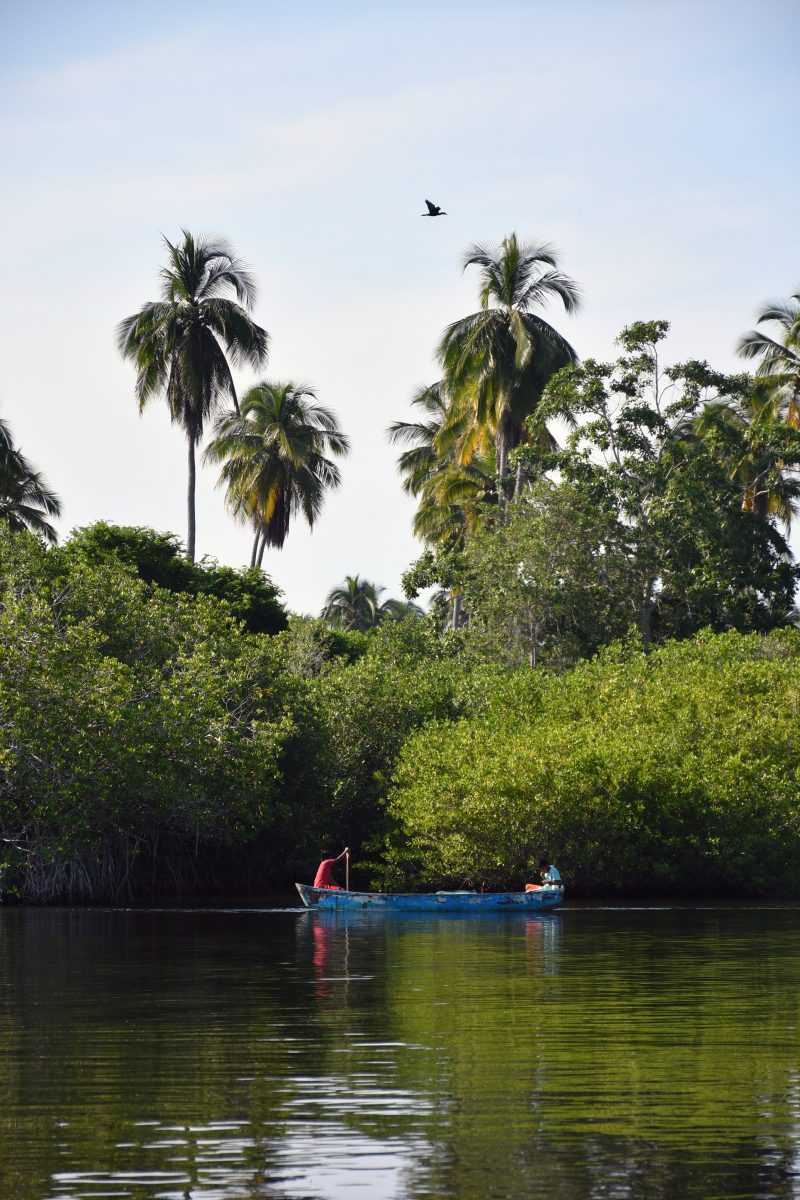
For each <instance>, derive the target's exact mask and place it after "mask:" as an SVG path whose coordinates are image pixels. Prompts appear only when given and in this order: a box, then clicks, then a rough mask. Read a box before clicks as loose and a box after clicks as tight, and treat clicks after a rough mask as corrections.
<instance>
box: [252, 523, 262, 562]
mask: <svg viewBox="0 0 800 1200" xmlns="http://www.w3.org/2000/svg"><path fill="white" fill-rule="evenodd" d="M260 541H261V530H260V529H256V536H255V537H254V538H253V549H252V552H251V554H250V567H251V569H252V568H253V567H254V566H255V565H256V555H257V554H258V543H259V542H260Z"/></svg>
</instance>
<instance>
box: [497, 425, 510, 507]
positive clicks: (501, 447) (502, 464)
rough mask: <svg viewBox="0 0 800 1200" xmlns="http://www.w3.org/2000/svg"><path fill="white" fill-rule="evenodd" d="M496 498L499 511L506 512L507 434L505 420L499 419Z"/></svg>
mask: <svg viewBox="0 0 800 1200" xmlns="http://www.w3.org/2000/svg"><path fill="white" fill-rule="evenodd" d="M496 446H497V498H498V500H499V501H500V507H501V511H502V512H503V513H505V512H506V509H507V508H508V480H507V479H506V473H507V471H508V436H507V430H506V427H505V421H501V422H500V424H499V425H498V427H497V442H496Z"/></svg>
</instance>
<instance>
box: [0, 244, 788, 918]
mask: <svg viewBox="0 0 800 1200" xmlns="http://www.w3.org/2000/svg"><path fill="white" fill-rule="evenodd" d="M166 246H167V252H168V265H167V267H166V268H165V270H164V271H163V272H162V297H161V300H160V301H158V302H156V303H150V304H146V305H145V306H144V307H143V308H142V309H141V310H140V311H139V312H138V313H136V314H134V315H133V316H131V317H129V318H128V319H127V320H125V321H123V322H122V324H121V326H120V327H119V331H118V332H119V346H120V349H121V351H122V353H123V355H125V356H126V357H127V358H129V359H131V360H132V361H133V362H134V363H135V366H136V368H137V384H136V394H137V397H138V400H139V403H140V406H143V405H145V404H146V403H148V402H149V401H150V400H151V399H152V398H153V397H155V396H156V395H157V394H163V395H164V397H165V398H166V400H167V404H168V408H169V412H170V416H171V418H172V419H173V421H177V422H178V423H179V424H181V426H182V427H183V429H184V432H185V433H186V435H187V441H188V448H189V489H188V517H189V527H188V537H187V552H186V554H184V550H183V547H182V545H181V543H180V542H179V540H178V539H177V538H176V537H175V536H174V535H173V534H171V533H156V532H154V531H152V530H149V529H142V528H137V527H127V526H113V525H109V524H106V523H104V522H99V523H97V524H95V525H92V526H89V527H87V528H85V529H80V530H77V531H75V532H74V533H73V535H72V536H71V538H70V539H69V540H68V541H67V543H66V544H65V545H64V546H63V547H60V548H56V547H52V548H50V549H48V548H47V547H46V545H45V543H46V542H47V541H51V542H52V541H54V537H55V535H54V531H53V530H52V528H51V526H50V525H49V523H48V522H47V521H46V520H45V517H46V516H47V515H57V513H58V501H57V499H56V498H55V497H54V496H53V495H52V493H50V492H49V491H48V490H47V489H46V487H45V485H44V483H43V481H42V479H41V477H39V476H37V475H35V473H31V472H30V471H29V472H28V476H25V478H23V475H24V470H23V468H24V469H27V464H25V463H24V460H23V459H22V458H21V456H19V454H18V451H16V450H15V449H14V447H13V444H12V442H11V439H10V436H9V435H8V431H7V428H6V427H5V426H4V425H2V423H0V476H2V477H1V478H0V517H4V522H2V523H3V524H4V525H5V527H6V528H5V529H4V530H3V531H2V536H0V839H3V840H2V841H1V842H0V847H6V849H5V850H3V853H2V855H1V856H0V873H2V871H3V869H4V864H5V868H6V878H7V877H8V874H9V872H10V875H11V878H12V880H13V881H16V886H17V887H18V889H19V890H20V892H21V893H22V894H23V895H26V896H29V897H32V896H36V897H43V898H60V897H74V896H86V897H92V898H99V897H107V896H110V897H115V896H120V895H122V894H126V895H127V894H130V895H134V894H137V895H141V894H143V893H144V892H145V891H147V890H148V889H149V890H151V891H155V890H157V889H164V888H165V887H171V888H173V889H185V888H194V889H198V888H201V887H213V886H217V885H218V886H220V887H230V886H232V885H234V886H236V887H241V886H251V885H252V886H253V887H254V888H256V889H258V890H261V891H264V890H265V889H266V890H268V889H269V888H277V887H281V886H284V885H285V884H287V883H289V882H290V881H291V879H292V878H293V877H294V876H296V875H297V874H300V875H305V876H307V875H308V874H309V873H310V871H311V870H312V868H313V862H314V858H315V857H316V853H317V850H318V849H319V846H320V842H321V841H322V840H325V841H326V842H327V841H329V840H333V839H335V841H336V842H337V843H340V844H343V843H348V844H349V845H350V846H351V847H352V848H353V851H354V854H355V856H356V862H357V863H360V866H359V865H357V866H356V868H355V879H356V881H357V882H366V881H367V878H368V874H367V872H368V870H369V869H372V870H374V872H375V877H381V878H383V879H384V880H387V881H388V882H390V883H397V882H402V883H403V884H404V885H405V886H415V885H418V884H419V885H422V884H426V885H427V884H434V883H439V882H444V881H449V882H458V881H459V880H460V879H461V878H463V877H464V876H469V877H471V878H477V877H479V876H480V877H481V878H485V879H486V880H487V881H490V882H493V883H500V884H505V885H517V884H520V883H521V882H523V881H524V876H525V875H526V874H527V873H528V872H529V871H530V868H531V861H532V859H533V858H534V857H535V856H536V855H538V854H540V853H541V852H542V851H543V850H544V848H545V844H546V845H547V848H548V849H549V851H550V852H551V854H553V855H554V856H555V857H557V858H558V859H559V862H560V865H561V866H562V868H563V869H565V871H566V873H567V876H568V878H569V879H570V881H571V882H572V883H573V884H574V885H575V886H577V887H578V888H583V889H592V888H603V889H604V890H608V889H613V888H618V889H621V890H636V889H645V890H654V889H655V890H658V889H661V888H665V887H680V888H686V889H694V890H703V891H714V890H728V891H730V890H734V891H735V890H737V889H745V890H752V891H755V892H768V891H770V890H775V889H780V888H782V889H784V890H786V889H790V888H792V887H793V886H794V883H793V880H794V875H793V872H794V870H795V867H796V866H797V865H798V854H799V853H800V852H799V849H798V847H799V845H800V843H799V842H798V829H797V818H798V814H797V811H796V792H797V775H798V767H800V763H799V762H798V761H796V756H795V754H794V749H793V741H792V722H793V720H794V718H795V713H794V707H795V705H796V689H795V687H794V684H793V674H796V668H797V659H798V657H800V649H798V637H800V635H798V634H797V633H795V632H794V631H793V630H792V626H793V625H794V623H795V622H796V610H795V592H796V587H797V582H798V578H800V567H798V564H797V563H796V562H795V560H794V556H793V554H792V551H791V548H790V545H789V542H788V540H787V537H788V530H789V527H790V524H791V520H792V518H793V516H794V514H795V510H796V507H797V504H798V499H800V415H799V414H800V400H799V399H798V397H800V384H799V383H798V319H799V318H798V312H799V311H800V310H799V309H798V303H800V302H799V301H798V297H797V296H796V295H795V296H793V297H792V298H791V299H790V300H789V301H787V302H785V303H783V302H782V303H776V304H772V305H770V306H768V307H767V308H765V309H764V310H763V311H762V312H761V313H760V314H759V326H763V325H766V326H769V327H771V328H774V329H777V340H776V339H775V338H772V337H771V336H769V335H768V334H766V333H765V332H763V330H761V329H760V328H759V329H758V330H755V331H751V332H750V333H749V334H747V335H746V336H745V337H744V338H743V339H742V341H741V342H740V346H739V350H740V353H741V354H742V355H743V356H744V357H745V358H748V359H752V360H754V361H755V362H757V364H758V370H759V373H758V374H757V375H756V376H755V377H753V376H751V375H748V374H744V373H742V374H735V375H729V374H723V373H722V372H719V371H716V370H714V369H713V368H712V367H710V366H709V364H708V363H707V362H705V361H702V360H691V361H688V362H682V363H673V364H671V365H666V364H665V362H664V361H663V343H664V341H665V339H666V337H667V334H668V331H669V323H668V322H667V321H663V320H655V321H636V322H634V323H632V324H631V325H629V326H627V327H626V328H625V329H623V330H622V332H621V334H620V335H619V338H618V339H617V345H618V347H619V352H618V357H616V359H615V360H614V361H608V362H601V361H598V360H595V359H587V360H585V361H583V362H580V361H579V360H578V357H577V353H576V351H575V350H574V349H573V347H572V346H571V345H570V344H569V343H568V342H567V341H566V340H565V339H564V337H563V336H562V335H561V334H560V333H559V332H558V331H557V330H556V329H554V328H553V327H552V326H551V325H549V324H548V323H547V322H546V321H545V320H544V319H543V318H542V317H541V316H540V315H539V312H538V310H539V309H540V307H541V306H542V305H543V304H544V303H545V302H546V301H547V300H548V299H549V300H553V299H557V300H558V301H559V302H560V303H561V304H562V305H563V307H564V308H565V310H566V311H567V312H571V311H573V310H574V309H575V308H576V307H577V304H578V299H579V291H578V288H577V285H576V284H575V283H574V282H573V281H572V279H570V278H569V277H568V276H566V275H565V274H563V272H561V270H560V269H559V268H558V265H557V259H556V255H555V252H554V251H553V250H552V248H550V247H548V246H546V245H524V244H522V243H520V242H519V241H518V239H517V238H516V235H512V236H511V237H508V238H506V239H505V240H504V241H503V242H502V244H501V245H500V247H498V248H497V249H496V250H486V249H485V248H483V247H481V246H474V247H472V248H471V249H470V250H469V251H468V253H467V255H466V257H465V259H464V265H465V267H469V268H473V267H477V268H478V269H479V274H480V293H479V304H480V307H479V309H478V310H477V311H475V312H474V313H472V314H471V315H469V316H467V317H465V318H463V319H462V320H459V321H456V322H454V323H453V324H452V325H450V326H449V327H448V328H447V329H446V330H445V332H444V334H443V336H442V338H441V341H440V344H439V364H440V367H441V378H440V380H439V381H438V382H437V383H435V384H433V385H431V386H428V387H425V388H423V389H422V390H421V391H419V392H418V393H417V395H416V396H415V397H414V399H413V401H412V407H413V409H414V410H415V417H416V419H415V420H412V421H396V422H394V423H393V425H392V426H391V427H390V430H389V436H390V439H391V440H392V441H393V442H395V443H396V444H400V445H402V446H403V447H404V449H403V451H402V453H401V454H400V457H399V460H398V466H399V469H400V475H401V479H402V482H403V486H404V487H405V490H406V491H407V492H408V493H409V494H411V495H413V496H414V497H415V498H416V500H417V504H418V508H417V513H416V517H415V523H414V531H415V533H416V534H417V535H418V536H419V537H420V538H421V539H422V540H423V542H424V543H425V545H426V548H425V551H424V553H423V555H422V556H421V557H420V559H419V560H418V561H417V562H416V563H415V564H412V566H411V567H410V568H409V570H408V571H407V572H406V574H405V575H404V578H403V586H404V591H405V594H406V600H405V601H400V600H396V599H385V598H383V593H384V589H383V588H382V587H380V586H378V585H377V584H375V583H373V582H372V581H370V580H369V579H367V578H365V577H363V576H360V575H355V574H354V575H348V576H346V578H345V579H344V581H343V583H342V584H340V585H338V586H336V587H334V588H332V589H331V591H330V592H329V593H328V596H327V599H326V602H325V605H324V607H323V610H322V613H321V617H320V619H318V620H315V619H313V618H308V617H298V616H293V617H291V618H289V615H288V614H287V612H286V610H285V608H284V607H283V604H282V603H281V598H280V592H279V590H278V588H277V587H276V586H275V585H274V584H273V582H272V581H271V579H270V578H269V577H268V576H266V575H264V574H263V573H262V572H261V570H260V566H261V562H262V558H263V555H264V553H265V549H266V547H267V546H272V547H275V548H277V549H279V548H280V547H282V546H283V544H284V542H285V540H286V537H287V535H288V532H289V529H290V525H291V524H292V521H293V519H294V518H295V517H296V516H297V515H298V514H302V515H303V516H304V517H305V519H306V520H307V522H308V524H309V525H313V524H314V523H315V521H316V518H317V516H318V515H319V513H320V510H321V506H322V504H323V501H324V498H325V495H326V493H327V491H328V490H330V489H331V488H333V487H336V486H338V484H339V482H340V477H339V471H338V467H337V465H336V462H335V461H334V460H335V459H337V458H340V457H341V456H343V455H344V454H345V453H346V452H347V450H348V448H349V443H348V439H347V438H346V437H345V436H344V434H342V433H341V431H340V429H339V427H338V423H337V420H336V418H335V416H334V415H333V414H332V413H331V412H330V411H329V410H328V409H326V408H324V407H322V406H321V405H319V404H318V403H317V401H316V396H315V394H314V392H313V391H312V390H311V389H309V388H307V387H305V386H302V385H299V384H295V383H291V382H283V383H277V382H268V381H262V382H261V383H259V384H257V385H256V386H254V387H252V388H251V389H250V391H249V392H247V394H246V395H245V397H244V399H243V401H242V405H241V409H240V408H239V405H238V400H237V394H236V388H235V385H234V380H233V375H232V372H231V367H232V366H234V367H235V366H236V365H237V364H244V363H249V364H250V365H251V366H252V367H259V366H261V365H263V363H264V361H265V357H266V351H267V335H266V333H265V331H264V330H263V329H261V328H260V327H259V326H258V325H256V324H255V323H254V322H253V320H252V316H251V309H252V305H253V302H254V298H255V289H254V283H253V279H252V277H251V276H250V274H249V272H248V271H247V270H246V269H245V268H244V267H243V266H242V264H241V263H240V262H239V261H238V260H237V259H236V258H235V257H234V256H233V255H232V252H231V251H230V250H229V249H228V247H227V245H226V244H224V243H210V242H204V241H202V240H197V239H195V238H193V237H192V236H191V235H189V234H188V233H185V234H184V237H183V240H182V241H181V243H180V244H178V245H172V244H171V243H169V242H167V243H166ZM228 402H230V405H231V406H232V407H231V409H227V408H226V407H224V406H225V404H227V403H228ZM212 415H216V416H217V418H218V419H217V422H216V426H215V435H216V436H215V439H214V440H213V441H212V442H211V444H210V445H209V446H208V448H207V451H206V454H207V457H208V458H209V459H210V460H211V461H214V462H215V463H218V464H219V465H220V467H221V482H222V483H224V484H225V486H226V489H227V501H228V505H229V507H230V508H231V510H232V511H233V513H234V515H235V516H237V517H238V518H239V519H242V520H245V521H248V522H249V523H250V524H251V525H252V528H253V534H254V540H253V545H252V552H251V561H250V567H249V568H248V569H244V570H234V569H232V568H230V567H221V566H219V565H218V564H217V563H215V562H213V561H209V560H206V559H203V560H201V561H200V562H199V563H195V562H194V537H195V530H194V502H195V497H194V489H195V451H196V447H197V445H198V444H199V443H200V441H201V439H202V437H203V434H204V429H205V427H206V425H207V422H208V421H209V419H210V418H211V417H212ZM565 431H566V432H565ZM556 434H558V440H557V437H556ZM559 441H560V443H561V444H559ZM14 471H16V472H17V475H18V476H19V478H18V479H17V481H16V483H14V480H13V479H12V475H13V472H14ZM3 472H5V474H3ZM20 472H22V474H20ZM15 478H16V477H15ZM17 484H19V487H17ZM15 487H16V488H17V490H16V491H15ZM26 487H27V489H28V490H27V491H25V488H26ZM20 489H21V490H20ZM4 506H5V507H4ZM37 506H38V507H37ZM29 529H31V530H34V532H35V533H37V534H38V538H37V536H33V535H32V534H31V533H30V532H28V530H29ZM429 588H435V589H436V592H435V595H434V597H433V599H432V600H431V601H430V608H429V612H428V614H427V616H426V615H425V614H423V611H422V609H421V608H420V607H418V606H417V605H416V604H414V603H413V601H414V599H415V598H416V597H417V596H418V594H419V593H420V592H421V591H423V590H427V589H429ZM620 647H623V649H621V648H620ZM648 655H649V656H650V657H648ZM359 874H360V876H361V878H359Z"/></svg>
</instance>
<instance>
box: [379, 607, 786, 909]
mask: <svg viewBox="0 0 800 1200" xmlns="http://www.w3.org/2000/svg"><path fill="white" fill-rule="evenodd" d="M799 659H800V634H798V632H797V631H796V630H780V631H776V632H773V633H771V634H770V635H769V636H768V637H763V636H760V635H753V634H751V635H742V634H739V633H733V632H732V633H727V634H718V635H712V634H709V633H704V634H701V635H699V636H698V637H696V638H695V639H693V640H691V641H689V640H687V641H683V642H670V643H667V644H666V645H664V646H661V647H658V648H657V649H655V650H654V651H653V652H652V654H650V655H644V654H643V653H641V652H640V651H634V650H632V649H631V647H630V646H628V647H619V646H617V647H612V648H611V649H609V650H606V651H604V652H603V653H602V654H601V655H599V656H598V657H597V658H595V659H594V660H592V661H591V662H585V663H581V664H580V665H579V666H577V667H576V668H575V669H574V670H572V671H569V672H566V673H565V674H561V675H555V674H552V673H547V672H530V671H524V672H514V673H511V674H509V673H504V674H502V675H500V676H497V677H495V679H494V682H492V681H488V686H487V690H486V692H485V695H484V698H483V700H482V703H481V704H480V707H474V708H473V709H472V711H471V712H466V713H465V714H464V715H462V717H461V719H459V720H454V721H453V720H450V721H439V722H438V723H437V724H429V725H428V726H427V727H425V728H423V729H420V730H418V731H416V732H415V733H412V735H411V736H410V737H409V738H408V739H407V740H406V742H405V743H404V745H403V747H402V749H401V751H400V755H399V759H398V762H397V765H396V767H395V771H394V779H395V786H394V790H393V792H392V794H391V798H390V805H389V815H390V817H393V818H394V820H395V821H396V822H397V823H398V824H397V826H396V828H395V832H394V834H393V835H392V836H391V837H390V849H389V854H388V878H389V879H391V880H392V881H393V882H394V883H395V885H397V886H403V885H405V886H408V883H409V882H410V881H413V883H414V885H415V886H420V885H422V886H425V887H429V886H431V885H434V886H441V885H442V884H443V883H448V882H457V881H460V880H462V879H463V878H464V877H465V876H470V877H472V878H473V879H474V878H481V879H488V880H494V881H495V882H497V883H499V884H502V885H503V886H513V887H521V886H522V884H523V883H524V881H525V879H526V878H529V874H528V872H529V870H530V868H531V866H532V865H533V864H534V863H535V861H536V859H537V857H538V855H539V854H540V853H541V852H542V850H544V849H546V850H547V851H549V853H550V854H551V855H552V857H553V860H554V861H555V862H557V864H558V866H559V867H560V869H561V870H562V872H563V873H564V875H565V877H566V879H567V882H568V886H573V887H576V888H577V889H578V890H583V891H584V892H586V891H592V890H595V891H600V892H602V893H604V894H608V893H609V892H613V891H619V892H623V893H624V892H627V893H628V894H631V893H635V892H636V891H640V892H645V893H649V894H651V895H652V894H654V893H655V894H658V893H659V891H670V892H673V891H676V890H678V891H680V892H682V893H683V894H698V893H700V894H706V895H708V894H714V893H715V892H716V893H717V894H719V892H721V891H727V892H733V893H735V894H736V893H741V892H744V893H750V894H753V893H756V894H757V893H770V892H772V893H774V892H776V891H777V892H781V891H783V892H784V893H786V892H792V893H793V892H794V891H795V890H796V888H797V879H798V868H800V825H798V819H797V795H796V791H797V783H796V781H797V777H798V772H799V771H800V757H799V754H800V750H799V748H798V742H797V738H796V737H795V734H794V730H795V727H796V723H797V715H796V706H797V700H798V684H797V678H798V673H797V666H798V660H799Z"/></svg>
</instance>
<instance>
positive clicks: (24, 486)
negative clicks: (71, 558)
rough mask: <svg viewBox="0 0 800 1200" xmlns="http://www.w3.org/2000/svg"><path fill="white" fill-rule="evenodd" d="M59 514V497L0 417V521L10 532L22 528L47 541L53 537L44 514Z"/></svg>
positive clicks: (16, 531)
mask: <svg viewBox="0 0 800 1200" xmlns="http://www.w3.org/2000/svg"><path fill="white" fill-rule="evenodd" d="M60 515H61V501H60V500H59V498H58V496H57V495H56V494H55V492H54V491H52V490H51V489H50V488H49V487H48V486H47V483H46V482H45V479H44V477H43V476H42V475H41V474H40V472H38V471H35V470H34V469H33V467H32V466H31V464H30V463H29V462H28V460H27V459H26V458H25V456H24V454H22V452H21V451H20V450H18V449H17V448H16V447H15V445H14V439H13V437H12V435H11V429H10V428H9V426H8V423H7V422H6V421H2V420H0V521H2V522H4V523H5V524H6V525H8V527H9V529H11V531H12V532H13V533H19V532H21V531H22V530H23V529H28V530H30V532H31V533H38V534H39V535H40V536H41V537H43V538H44V539H45V541H47V542H51V543H53V542H55V541H57V540H58V539H57V535H56V531H55V529H54V528H53V526H52V525H51V524H50V522H49V521H48V520H47V517H58V516H60Z"/></svg>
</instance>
